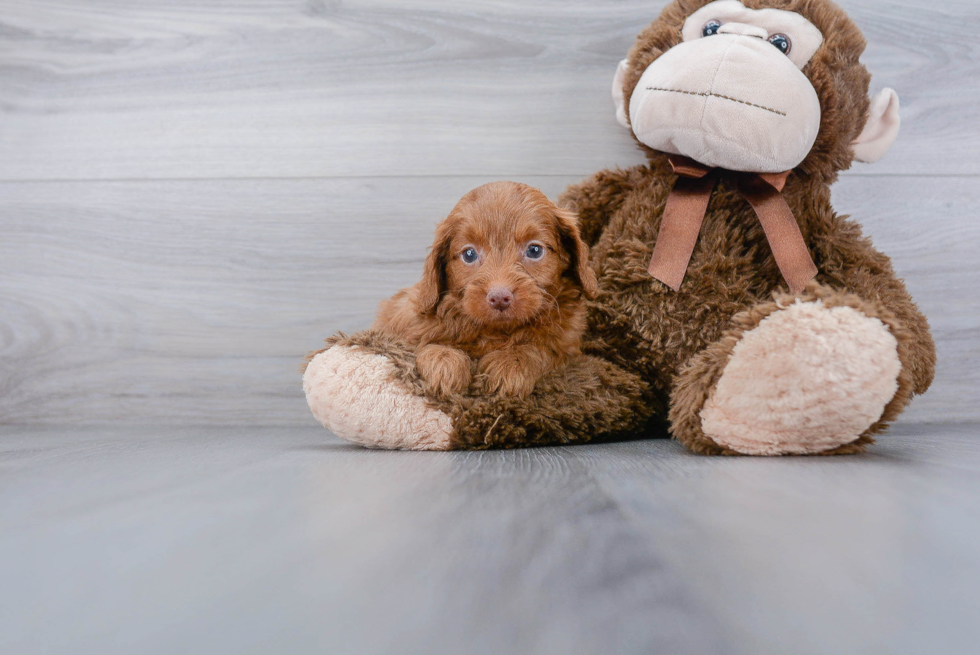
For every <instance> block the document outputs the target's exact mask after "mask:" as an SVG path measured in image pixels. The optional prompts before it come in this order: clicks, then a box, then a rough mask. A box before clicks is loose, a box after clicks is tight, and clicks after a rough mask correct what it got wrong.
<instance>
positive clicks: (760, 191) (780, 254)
mask: <svg viewBox="0 0 980 655" xmlns="http://www.w3.org/2000/svg"><path fill="white" fill-rule="evenodd" d="M670 165H671V166H672V167H673V168H674V173H676V174H677V175H679V176H680V177H678V178H677V182H676V183H675V184H674V188H673V189H672V190H671V192H670V195H669V196H668V197H667V206H666V207H665V208H664V215H663V218H662V219H661V221H660V233H659V234H658V235H657V244H656V245H655V246H654V248H653V257H652V258H651V259H650V268H649V271H650V275H652V276H653V277H655V278H657V279H658V280H660V281H661V282H663V283H664V284H666V285H667V286H668V287H670V288H671V289H673V290H674V291H678V290H679V289H680V287H681V282H682V281H683V280H684V274H685V273H686V272H687V265H688V263H689V262H690V261H691V255H692V254H693V253H694V244H695V243H697V240H698V233H699V232H700V231H701V223H702V221H704V214H705V212H706V211H707V210H708V201H709V200H710V199H711V192H712V190H713V189H714V187H715V182H717V179H718V176H717V171H718V169H713V168H709V167H707V166H704V165H703V164H700V163H698V162H696V161H694V160H693V159H689V158H688V157H682V156H680V155H671V156H670ZM789 173H790V172H789V171H786V172H785V173H740V174H739V175H738V178H737V179H738V191H739V193H740V194H741V196H742V197H743V198H745V199H746V200H747V201H748V203H749V204H750V205H752V209H754V210H755V214H756V216H758V217H759V223H761V224H762V229H763V231H764V232H765V233H766V239H767V240H768V241H769V247H770V248H772V255H773V257H774V258H775V260H776V265H777V266H778V267H779V272H780V273H782V274H783V278H784V279H785V280H786V283H787V284H789V288H790V291H792V292H793V293H800V292H801V291H803V287H805V286H806V283H807V282H809V281H810V280H812V279H813V277H814V276H815V275H816V274H817V267H816V265H814V263H813V259H812V258H811V257H810V253H809V251H808V250H807V247H806V242H804V241H803V235H802V234H801V233H800V226H799V225H798V224H797V223H796V217H795V216H793V210H791V209H790V208H789V205H787V204H786V199H785V198H783V195H782V191H783V187H784V186H785V185H786V178H787V177H789Z"/></svg>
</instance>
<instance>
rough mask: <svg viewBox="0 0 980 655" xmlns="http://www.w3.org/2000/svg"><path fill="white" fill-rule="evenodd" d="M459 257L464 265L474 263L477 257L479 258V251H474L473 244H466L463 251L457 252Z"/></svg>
mask: <svg viewBox="0 0 980 655" xmlns="http://www.w3.org/2000/svg"><path fill="white" fill-rule="evenodd" d="M459 258H460V259H462V260H463V263H464V264H466V265H470V264H475V263H476V261H477V260H478V259H480V253H478V252H477V251H476V248H474V247H473V246H467V247H466V248H464V249H463V252H461V253H460V254H459Z"/></svg>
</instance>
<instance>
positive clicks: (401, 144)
mask: <svg viewBox="0 0 980 655" xmlns="http://www.w3.org/2000/svg"><path fill="white" fill-rule="evenodd" d="M664 4H665V2H664V1H663V0H654V1H650V0H642V1H641V0H628V1H625V2H617V3H595V2H589V1H587V0H568V1H559V0H550V1H548V2H542V3H519V2H513V1H510V0H498V1H485V2H459V3H449V2H441V1H435V0H424V1H423V0H413V1H412V2H402V1H401V0H374V1H371V2H368V1H364V2H350V3H342V2H326V1H321V0H310V1H300V0H295V1H293V2H282V3H251V2H241V1H237V2H226V1H224V0H206V1H204V2H189V1H186V0H185V1H178V0H166V1H163V0H159V1H156V2H151V3H130V2H123V1H122V0H93V1H91V2H71V1H68V0H6V1H5V2H4V3H3V5H2V7H0V25H2V36H3V38H2V39H0V112H2V113H0V116H2V120H0V179H4V180H35V179H48V180H51V179H133V178H138V179H147V178H164V179H174V178H215V177H220V178H228V177H235V178H242V177H244V178H254V177H284V176H285V177H308V176H314V177H324V176H350V175H368V176H392V175H418V174H427V175H459V174H463V175H466V174H469V175H480V176H489V177H514V176H520V175H542V174H549V175H557V174H564V175H574V176H584V175H587V174H588V173H590V172H592V171H595V170H597V169H600V168H604V167H607V166H610V165H614V164H619V165H629V164H631V163H635V162H637V161H639V154H638V152H637V151H636V149H635V147H634V145H633V143H632V141H631V139H630V138H629V137H628V136H627V134H626V132H625V131H624V130H622V129H621V128H619V127H618V126H617V124H616V122H615V120H614V118H613V109H612V102H611V99H610V97H609V87H610V83H611V79H612V75H613V72H614V70H615V67H616V63H617V62H618V61H619V59H621V58H622V57H623V56H624V55H625V53H626V51H627V50H628V48H629V46H630V44H631V42H632V40H633V38H634V37H635V35H636V33H637V32H638V31H639V30H640V29H642V28H643V27H644V26H645V25H646V24H647V23H648V22H649V21H650V20H651V19H652V18H653V17H654V16H655V15H656V14H657V13H658V12H659V10H660V8H661V7H662V6H663V5H664ZM841 4H842V5H843V6H844V8H845V9H847V10H848V11H849V12H851V13H852V15H853V16H854V18H855V19H856V21H857V22H858V24H859V25H860V27H861V28H862V29H864V31H865V32H866V35H867V37H868V40H869V43H870V45H869V49H868V51H867V54H866V55H865V62H866V63H867V65H868V66H869V68H870V69H871V71H872V72H873V73H874V75H875V80H874V82H873V87H874V89H878V88H881V87H883V86H893V87H895V88H896V89H897V90H898V92H899V94H900V96H901V97H902V103H903V116H904V123H903V134H902V136H901V139H900V140H899V142H898V144H897V145H896V147H895V148H894V150H893V152H892V153H891V154H890V155H889V157H888V158H887V159H886V160H884V161H883V162H881V163H879V164H877V165H875V166H874V167H873V168H870V167H861V170H871V171H874V172H878V173H906V174H907V173H930V174H935V173H955V174H977V173H980V132H978V131H977V130H976V129H975V126H976V125H977V124H980V102H978V99H980V87H978V85H977V83H976V80H977V79H980V52H978V46H977V45H975V44H976V39H975V31H976V26H977V24H978V23H980V5H978V4H977V3H976V2H975V0H949V1H945V2H929V1H928V0H904V1H902V2H884V1H882V0H877V1H875V2H863V1H860V0H845V1H844V2H841Z"/></svg>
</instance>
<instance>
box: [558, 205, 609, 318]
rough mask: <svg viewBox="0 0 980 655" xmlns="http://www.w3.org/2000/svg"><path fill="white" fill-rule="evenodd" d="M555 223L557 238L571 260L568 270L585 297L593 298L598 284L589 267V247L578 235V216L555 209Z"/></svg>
mask: <svg viewBox="0 0 980 655" xmlns="http://www.w3.org/2000/svg"><path fill="white" fill-rule="evenodd" d="M555 221H556V224H557V226H558V238H559V239H560V240H561V245H562V247H563V248H564V249H565V251H566V252H567V253H568V255H569V256H570V257H571V258H572V261H571V263H570V264H569V265H568V268H569V270H570V271H571V272H572V274H573V275H574V276H575V278H576V279H577V280H578V283H579V285H581V287H582V291H583V292H584V293H585V297H586V298H589V299H592V298H595V294H596V292H597V291H598V290H599V283H598V282H596V278H595V272H594V271H593V270H592V267H591V266H589V247H588V246H587V245H586V244H585V241H583V240H582V235H581V234H580V233H579V230H578V216H577V215H576V214H575V212H573V211H571V210H569V209H561V208H558V207H556V208H555Z"/></svg>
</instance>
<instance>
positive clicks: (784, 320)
mask: <svg viewBox="0 0 980 655" xmlns="http://www.w3.org/2000/svg"><path fill="white" fill-rule="evenodd" d="M900 370H901V362H900V361H899V359H898V343H897V342H896V340H895V337H894V336H892V334H891V332H890V331H889V330H888V328H887V327H886V326H885V325H884V323H882V322H881V321H879V320H878V319H876V318H869V317H867V316H865V315H864V314H863V313H861V312H860V311H858V310H856V309H853V308H851V307H825V306H824V305H823V303H822V302H820V301H817V302H800V301H797V302H796V303H795V304H793V305H790V306H789V307H787V308H786V309H784V310H780V311H777V312H774V313H773V314H770V315H769V316H767V317H766V318H765V319H763V320H762V321H761V322H760V323H759V325H758V326H756V327H755V328H754V329H752V330H750V331H748V332H746V333H745V334H744V335H743V336H742V339H741V340H740V341H739V342H738V343H737V344H735V347H734V349H733V350H732V354H731V357H730V359H729V360H728V364H727V365H726V366H725V370H724V372H723V373H722V376H721V379H720V380H719V381H718V385H717V386H716V387H715V390H714V393H713V394H712V396H711V397H710V398H709V399H708V401H707V402H706V403H705V405H704V407H703V408H702V410H701V427H702V430H703V431H704V434H705V435H707V436H708V437H710V438H711V439H712V440H714V441H715V442H716V443H718V444H721V445H722V446H725V447H728V448H731V449H732V450H735V451H737V452H740V453H745V454H747V455H782V454H806V453H819V452H823V451H825V450H830V449H832V448H836V447H838V446H841V445H843V444H846V443H850V442H852V441H854V440H855V439H857V438H858V437H859V436H860V435H861V434H862V433H863V432H864V431H865V430H867V429H868V428H869V427H870V426H871V425H872V424H873V423H875V422H876V421H877V420H878V419H879V418H880V417H881V414H882V412H883V411H884V409H885V405H887V404H888V402H889V401H890V400H891V399H892V398H893V397H894V395H895V392H896V391H897V389H898V374H899V372H900Z"/></svg>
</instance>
